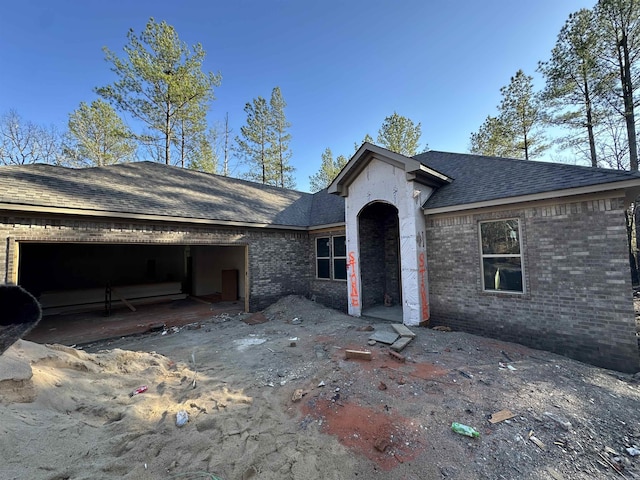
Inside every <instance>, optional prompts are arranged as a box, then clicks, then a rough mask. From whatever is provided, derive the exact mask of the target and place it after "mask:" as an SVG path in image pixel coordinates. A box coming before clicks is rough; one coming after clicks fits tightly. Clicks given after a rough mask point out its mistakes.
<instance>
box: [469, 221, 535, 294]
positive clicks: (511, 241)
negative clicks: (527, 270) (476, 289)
mask: <svg viewBox="0 0 640 480" xmlns="http://www.w3.org/2000/svg"><path fill="white" fill-rule="evenodd" d="M480 249H481V256H482V263H481V268H482V289H483V290H484V291H489V292H491V291H501V292H510V293H523V292H524V289H523V285H524V282H523V281H522V280H523V275H522V270H523V269H522V245H521V235H520V221H519V220H518V219H517V218H511V219H507V220H496V221H488V222H480Z"/></svg>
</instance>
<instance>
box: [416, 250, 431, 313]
mask: <svg viewBox="0 0 640 480" xmlns="http://www.w3.org/2000/svg"><path fill="white" fill-rule="evenodd" d="M419 260H420V264H419V269H418V272H419V273H420V307H421V308H420V310H421V312H422V321H423V322H425V321H427V320H429V301H428V300H427V283H426V273H427V264H426V262H425V260H424V252H420V257H419Z"/></svg>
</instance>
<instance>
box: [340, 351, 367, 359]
mask: <svg viewBox="0 0 640 480" xmlns="http://www.w3.org/2000/svg"><path fill="white" fill-rule="evenodd" d="M344 358H346V359H349V358H355V359H357V360H371V352H366V351H364V350H345V351H344Z"/></svg>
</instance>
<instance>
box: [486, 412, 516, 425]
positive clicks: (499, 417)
mask: <svg viewBox="0 0 640 480" xmlns="http://www.w3.org/2000/svg"><path fill="white" fill-rule="evenodd" d="M513 417H515V415H514V414H513V412H511V410H500V411H499V412H496V413H494V414H492V415H491V418H490V419H489V423H499V422H502V421H504V420H509V419H510V418H513Z"/></svg>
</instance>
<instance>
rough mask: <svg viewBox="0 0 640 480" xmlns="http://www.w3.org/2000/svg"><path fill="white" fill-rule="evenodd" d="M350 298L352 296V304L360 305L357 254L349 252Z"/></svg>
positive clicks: (354, 305)
mask: <svg viewBox="0 0 640 480" xmlns="http://www.w3.org/2000/svg"><path fill="white" fill-rule="evenodd" d="M349 284H350V287H349V298H351V306H352V307H358V306H359V305H360V295H358V277H357V275H356V255H355V253H353V252H349Z"/></svg>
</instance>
